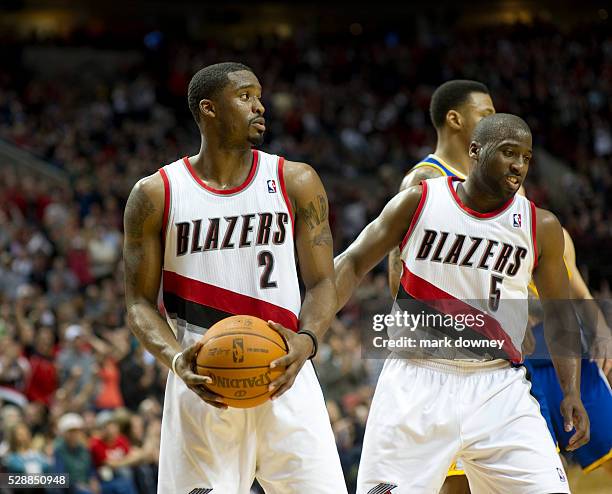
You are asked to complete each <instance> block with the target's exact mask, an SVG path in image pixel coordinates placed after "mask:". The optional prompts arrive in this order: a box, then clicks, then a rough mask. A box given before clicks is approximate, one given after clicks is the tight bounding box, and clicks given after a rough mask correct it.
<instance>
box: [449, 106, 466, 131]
mask: <svg viewBox="0 0 612 494" xmlns="http://www.w3.org/2000/svg"><path fill="white" fill-rule="evenodd" d="M446 125H448V126H449V127H450V128H451V129H453V130H459V129H460V128H461V126H462V125H463V119H462V118H461V114H460V113H459V112H458V111H455V110H449V111H448V113H447V114H446Z"/></svg>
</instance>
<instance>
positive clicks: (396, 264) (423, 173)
mask: <svg viewBox="0 0 612 494" xmlns="http://www.w3.org/2000/svg"><path fill="white" fill-rule="evenodd" d="M441 176H442V172H440V170H438V169H437V168H434V167H433V166H421V167H419V168H416V169H414V170H412V171H411V172H409V173H408V174H406V176H405V177H404V179H403V180H402V183H401V185H400V188H399V191H400V192H401V191H402V190H406V189H407V188H409V187H413V186H415V185H419V184H420V183H421V181H422V180H427V179H428V178H436V177H441ZM401 276H402V260H401V258H400V250H399V247H397V246H396V247H394V248H393V250H392V251H391V252H390V253H389V290H390V291H391V297H393V298H395V295H396V294H397V290H398V288H399V283H400V278H401Z"/></svg>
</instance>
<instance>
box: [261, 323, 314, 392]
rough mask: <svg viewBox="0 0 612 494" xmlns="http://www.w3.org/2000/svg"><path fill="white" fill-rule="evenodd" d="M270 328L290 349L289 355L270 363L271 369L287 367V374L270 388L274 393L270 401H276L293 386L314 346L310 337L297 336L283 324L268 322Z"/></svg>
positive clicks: (275, 381) (281, 376) (282, 375)
mask: <svg viewBox="0 0 612 494" xmlns="http://www.w3.org/2000/svg"><path fill="white" fill-rule="evenodd" d="M268 326H270V327H271V328H272V329H273V330H275V331H277V332H278V333H279V334H280V335H281V336H282V337H283V338H285V341H286V342H287V346H288V348H289V352H288V353H287V355H285V356H284V357H281V358H279V359H276V360H273V361H272V362H270V368H271V369H274V368H276V367H285V372H283V374H281V375H280V376H279V377H278V378H276V379H275V380H274V381H272V382H271V383H270V386H269V388H268V389H269V390H270V391H271V392H272V395H271V396H270V399H272V400H274V399H276V398H278V397H279V396H281V395H282V394H283V393H285V391H287V390H288V389H289V388H291V386H293V383H294V381H295V378H296V377H297V375H298V372H300V369H301V368H302V366H303V365H304V362H306V360H308V357H310V355H311V354H312V351H313V344H312V340H311V339H310V337H309V336H307V335H304V334H297V333H295V332H294V331H291V330H289V329H287V328H285V327H284V326H283V325H281V324H278V323H276V322H273V321H268Z"/></svg>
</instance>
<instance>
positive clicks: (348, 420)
mask: <svg viewBox="0 0 612 494" xmlns="http://www.w3.org/2000/svg"><path fill="white" fill-rule="evenodd" d="M610 14H612V10H611V9H610V7H609V6H607V2H603V1H601V2H596V1H590V0H583V1H581V2H580V3H579V4H578V3H576V2H565V1H561V2H559V1H556V2H546V1H541V2H537V1H487V2H485V1H472V2H469V5H461V6H458V5H457V2H450V1H444V0H443V1H438V2H435V8H434V7H432V6H428V5H427V4H423V3H419V4H414V5H412V4H411V5H403V6H398V5H393V4H392V3H387V2H385V1H377V2H376V4H375V6H373V5H372V4H363V5H354V4H352V3H351V2H308V3H307V2H287V3H274V2H241V1H224V2H219V3H213V2H195V1H187V0H174V1H172V2H162V1H149V2H144V1H130V2H107V3H106V4H102V3H101V2H96V1H93V0H91V1H81V2H71V1H68V0H64V1H61V0H58V1H44V0H39V1H35V0H31V1H28V0H0V60H2V63H1V64H0V459H1V464H2V468H3V469H4V471H21V470H19V469H24V468H25V469H26V470H25V471H32V472H34V471H41V472H42V471H44V472H47V471H50V472H51V471H70V473H71V477H72V480H73V482H74V483H78V484H79V485H80V487H81V488H82V491H83V492H103V493H104V492H111V489H115V490H114V491H112V492H125V493H127V494H130V493H138V494H145V493H152V492H155V488H156V487H155V485H156V468H157V467H156V464H157V455H158V447H159V428H160V418H161V407H162V403H163V393H164V385H165V378H166V373H167V371H166V369H165V368H163V367H162V366H160V365H158V364H157V363H156V362H155V360H154V359H153V358H152V356H151V355H149V354H148V353H147V352H145V351H143V349H142V348H141V347H140V346H139V345H138V344H137V342H136V340H135V339H134V338H133V337H132V336H131V334H130V333H129V330H128V329H127V328H126V326H125V317H124V316H125V309H124V300H123V293H124V292H123V281H122V280H123V267H122V261H121V249H122V215H123V207H124V204H125V201H126V199H127V196H128V193H129V191H130V189H131V188H132V186H133V185H134V183H135V182H136V181H137V180H138V179H139V178H141V177H142V176H145V175H149V174H151V173H153V172H155V171H156V170H157V169H158V168H159V167H161V166H163V165H164V164H167V163H169V162H172V161H174V160H176V159H177V158H179V157H181V156H184V155H188V154H195V153H197V150H198V149H199V134H198V133H197V128H196V126H195V124H194V122H193V120H192V117H191V114H190V113H189V109H188V107H187V100H186V92H187V85H188V82H189V80H190V78H191V76H192V75H193V74H194V73H195V72H196V71H197V70H199V69H200V68H202V67H203V66H205V65H208V64H212V63H216V62H220V61H239V62H242V63H245V64H247V65H249V66H251V67H252V68H253V70H254V71H255V73H256V75H257V76H258V77H259V80H260V82H261V83H262V85H263V90H264V91H263V102H264V104H265V106H266V110H267V111H266V118H267V121H268V125H267V127H268V131H267V133H266V138H265V143H264V145H263V146H262V149H263V150H265V151H267V152H271V153H276V154H281V155H283V156H286V157H287V158H288V159H291V160H296V161H305V162H308V163H310V164H311V165H313V166H314V167H315V169H316V170H317V171H318V172H319V174H320V175H321V177H322V179H323V182H324V184H325V186H326V189H327V192H328V195H329V200H330V213H331V224H332V230H333V234H334V247H335V252H336V253H339V252H341V251H342V250H343V249H344V248H345V247H346V246H347V245H348V244H349V243H350V242H351V241H352V240H353V239H354V238H355V237H356V236H357V234H358V233H359V232H360V231H361V230H362V228H363V227H364V226H365V225H366V224H367V223H368V222H369V221H370V220H371V219H373V218H374V217H375V216H376V215H377V214H378V212H379V211H380V210H381V208H382V206H383V205H384V203H385V202H386V201H387V200H388V199H389V198H390V197H392V196H393V195H394V194H395V193H396V191H397V189H398V187H399V184H400V182H401V179H402V177H403V175H404V174H405V172H406V171H408V169H409V168H410V167H411V166H412V165H413V164H415V163H416V162H417V161H418V160H420V159H421V158H422V157H424V156H426V155H427V154H429V153H430V152H433V147H434V143H435V132H434V131H433V127H432V125H431V123H430V121H429V115H428V107H429V100H430V97H431V94H432V92H433V90H434V89H435V88H436V87H437V86H438V85H439V84H441V83H442V82H444V81H446V80H449V79H455V78H467V79H475V80H479V81H482V82H484V83H485V84H487V86H488V87H489V90H490V92H491V96H492V98H493V101H494V103H495V106H496V109H497V111H503V112H510V113H516V114H519V115H521V116H522V117H523V118H525V120H527V122H528V123H529V125H530V126H531V128H532V131H533V135H534V145H535V162H534V164H533V165H532V167H531V169H530V172H529V176H528V178H527V183H526V189H527V194H528V196H529V197H530V198H531V199H532V200H533V201H534V202H535V203H536V204H537V205H538V206H540V207H545V208H549V209H551V210H552V211H554V212H555V214H557V215H558V216H559V218H560V219H561V222H562V224H563V225H564V226H565V227H566V228H567V230H568V231H569V232H570V234H571V235H572V237H573V239H574V242H575V244H576V250H577V262H578V266H579V268H580V270H581V272H582V274H583V277H584V278H585V280H587V283H588V284H589V286H590V288H591V291H592V293H593V294H594V296H595V297H596V298H598V299H599V301H600V303H601V305H602V309H603V310H604V313H605V315H606V316H607V317H608V321H611V320H612V319H610V316H611V315H612V314H611V313H612V305H611V304H610V302H609V300H610V282H611V281H612V261H611V260H610V253H612V221H611V209H610V205H611V203H612V127H611V119H610V116H611V115H612V21H611V20H610V19H609V16H610ZM388 293H389V292H388V289H387V284H386V265H384V264H381V265H380V266H379V267H378V268H377V269H376V270H375V271H374V272H373V273H372V274H371V275H369V276H368V278H367V280H366V281H365V282H364V283H363V284H362V285H361V287H360V288H359V290H358V292H357V294H356V296H355V297H354V298H353V301H352V302H351V303H350V304H349V305H348V306H347V307H346V309H345V310H344V311H343V312H342V314H341V316H340V317H339V318H338V319H337V320H336V321H335V322H334V324H333V326H332V328H331V330H330V331H329V333H328V335H327V337H326V341H325V342H324V343H323V344H322V345H321V348H320V350H319V354H318V356H317V358H316V367H317V371H318V374H319V377H320V380H321V384H322V386H323V389H324V393H325V396H326V397H327V399H328V408H329V412H330V417H331V419H332V423H333V428H334V432H335V434H336V439H337V443H338V447H339V450H340V455H341V461H342V465H343V468H344V471H345V475H346V478H347V482H348V484H349V492H354V484H355V479H356V472H357V466H358V462H359V457H360V451H361V441H362V438H363V432H364V425H365V420H366V418H367V414H368V404H369V402H370V400H371V396H372V393H373V389H374V385H375V383H376V379H377V376H378V372H379V371H380V368H381V364H382V362H379V361H376V360H366V359H362V358H361V346H360V336H359V335H360V329H361V328H363V327H369V326H370V324H371V323H370V322H369V321H370V320H369V319H368V315H369V314H371V313H373V312H387V311H388V309H389V307H390V306H391V299H390V296H389V295H388ZM600 470H601V469H600ZM570 474H571V475H570V480H571V482H572V485H573V487H574V491H575V492H579V493H599V492H602V493H603V492H610V491H609V490H608V489H609V487H610V485H611V482H610V480H609V479H610V477H606V476H605V474H604V473H603V472H600V471H595V472H594V473H592V474H590V475H588V476H583V475H582V474H581V473H579V472H577V471H576V470H575V469H570ZM117 489H118V490H117ZM75 492H76V491H75Z"/></svg>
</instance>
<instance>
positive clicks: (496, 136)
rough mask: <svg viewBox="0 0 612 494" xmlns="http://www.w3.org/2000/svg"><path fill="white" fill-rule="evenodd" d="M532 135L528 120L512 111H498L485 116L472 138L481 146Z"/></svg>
mask: <svg viewBox="0 0 612 494" xmlns="http://www.w3.org/2000/svg"><path fill="white" fill-rule="evenodd" d="M526 135H529V136H531V130H530V129H529V125H527V122H525V120H523V119H522V118H521V117H517V116H516V115H511V114H510V113H496V114H495V115H490V116H488V117H485V118H483V119H482V120H481V121H480V122H478V124H477V125H476V128H475V129H474V134H472V140H473V141H474V142H477V143H478V144H480V145H481V146H487V145H488V144H492V143H495V142H500V141H502V140H504V139H509V138H510V139H511V138H518V137H524V136H526Z"/></svg>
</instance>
